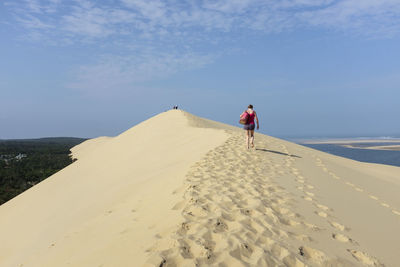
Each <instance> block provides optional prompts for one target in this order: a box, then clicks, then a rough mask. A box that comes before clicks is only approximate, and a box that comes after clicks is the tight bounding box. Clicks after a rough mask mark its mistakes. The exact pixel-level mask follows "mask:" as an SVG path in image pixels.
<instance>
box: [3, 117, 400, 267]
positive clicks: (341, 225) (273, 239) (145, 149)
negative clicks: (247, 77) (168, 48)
mask: <svg viewBox="0 0 400 267" xmlns="http://www.w3.org/2000/svg"><path fill="white" fill-rule="evenodd" d="M73 154H74V157H76V158H78V161H76V162H75V163H73V164H71V165H70V166H68V167H67V168H65V169H63V170H62V171H60V172H58V173H57V174H55V175H53V176H52V177H50V178H49V179H47V180H45V181H43V182H42V183H40V184H38V185H36V186H34V187H33V188H31V189H29V190H28V191H26V192H24V193H23V194H21V195H20V196H18V197H16V198H14V199H12V200H11V201H9V202H7V203H5V204H4V205H2V206H0V237H1V242H0V266H164V267H165V266H285V265H286V266H364V265H365V266H383V265H385V266H399V265H400V255H399V254H398V253H397V250H398V249H399V244H400V242H399V241H400V227H399V226H400V194H399V192H400V168H398V167H392V166H384V165H378V164H366V163H360V162H356V161H352V160H348V159H344V158H340V157H336V156H333V155H329V154H326V153H323V152H319V151H316V150H313V149H310V148H306V147H303V146H300V145H296V144H293V143H290V142H287V141H283V140H280V139H277V138H273V137H269V136H266V135H261V134H257V135H256V148H255V149H251V150H247V149H245V146H244V133H243V131H242V130H241V129H238V128H236V127H231V126H228V125H224V124H221V123H217V122H213V121H210V120H205V119H201V118H198V117H196V116H193V115H191V114H188V113H186V112H183V111H177V110H173V111H168V112H165V113H162V114H159V115H157V116H155V117H153V118H151V119H149V120H147V121H145V122H143V123H141V124H139V125H137V126H135V127H133V128H131V129H130V130H128V131H126V132H124V133H122V134H121V135H119V136H117V137H114V138H99V139H92V140H88V141H86V142H84V143H82V144H80V145H78V146H76V147H75V148H74V149H73Z"/></svg>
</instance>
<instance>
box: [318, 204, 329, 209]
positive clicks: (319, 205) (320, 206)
mask: <svg viewBox="0 0 400 267" xmlns="http://www.w3.org/2000/svg"><path fill="white" fill-rule="evenodd" d="M316 206H317V207H318V208H320V209H321V210H329V207H327V206H325V205H321V204H316Z"/></svg>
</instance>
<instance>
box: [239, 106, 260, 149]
mask: <svg viewBox="0 0 400 267" xmlns="http://www.w3.org/2000/svg"><path fill="white" fill-rule="evenodd" d="M245 113H247V114H245ZM240 117H241V118H243V117H247V119H246V123H245V124H244V126H243V129H245V130H246V144H247V149H249V148H250V144H251V147H254V128H255V124H254V119H256V122H257V130H258V129H259V123H258V117H257V113H256V112H255V111H254V110H253V105H249V106H248V107H247V110H245V111H244V112H243V113H242V115H240Z"/></svg>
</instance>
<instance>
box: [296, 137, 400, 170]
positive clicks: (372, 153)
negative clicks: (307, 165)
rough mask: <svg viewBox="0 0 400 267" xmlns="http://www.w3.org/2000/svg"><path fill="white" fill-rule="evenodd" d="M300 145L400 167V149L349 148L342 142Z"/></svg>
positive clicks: (368, 144) (365, 144)
mask: <svg viewBox="0 0 400 267" xmlns="http://www.w3.org/2000/svg"><path fill="white" fill-rule="evenodd" d="M299 144H300V145H303V146H306V147H311V148H313V149H317V150H320V151H323V152H327V153H329V154H333V155H336V156H341V157H344V158H349V159H353V160H358V161H362V162H369V163H379V164H386V165H392V166H398V167H400V151H393V150H372V149H362V148H348V147H343V146H342V145H340V144H304V143H299ZM396 144H397V145H398V144H399V143H391V142H387V143H382V142H380V143H357V146H359V147H363V146H378V145H396Z"/></svg>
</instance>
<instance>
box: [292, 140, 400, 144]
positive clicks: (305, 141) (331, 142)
mask: <svg viewBox="0 0 400 267" xmlns="http://www.w3.org/2000/svg"><path fill="white" fill-rule="evenodd" d="M297 143H300V144H309V145H317V144H337V145H345V144H360V143H399V144H400V139H399V138H394V139H317V140H310V139H303V140H297Z"/></svg>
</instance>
